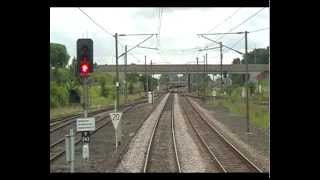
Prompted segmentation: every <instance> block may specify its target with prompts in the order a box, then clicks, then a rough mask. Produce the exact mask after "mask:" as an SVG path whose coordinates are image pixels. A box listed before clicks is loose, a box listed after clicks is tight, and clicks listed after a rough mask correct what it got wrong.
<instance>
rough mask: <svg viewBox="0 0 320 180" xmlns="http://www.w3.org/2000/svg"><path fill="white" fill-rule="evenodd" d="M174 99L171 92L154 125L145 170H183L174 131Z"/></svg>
mask: <svg viewBox="0 0 320 180" xmlns="http://www.w3.org/2000/svg"><path fill="white" fill-rule="evenodd" d="M173 100H174V97H173V95H172V94H170V95H169V97H168V99H167V102H166V104H165V107H164V108H163V110H162V112H161V114H160V116H159V118H158V119H157V122H156V123H155V125H154V128H153V131H152V135H151V138H150V141H149V145H148V149H147V154H146V156H145V162H144V167H143V172H181V168H180V163H179V157H178V151H177V147H176V139H175V132H174V111H173Z"/></svg>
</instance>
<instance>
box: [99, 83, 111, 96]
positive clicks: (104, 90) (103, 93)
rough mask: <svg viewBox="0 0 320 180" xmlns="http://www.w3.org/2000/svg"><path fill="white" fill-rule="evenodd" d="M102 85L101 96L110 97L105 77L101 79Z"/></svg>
mask: <svg viewBox="0 0 320 180" xmlns="http://www.w3.org/2000/svg"><path fill="white" fill-rule="evenodd" d="M100 86H101V96H103V97H108V95H109V93H108V89H107V88H106V81H105V79H103V80H101V83H100Z"/></svg>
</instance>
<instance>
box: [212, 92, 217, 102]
mask: <svg viewBox="0 0 320 180" xmlns="http://www.w3.org/2000/svg"><path fill="white" fill-rule="evenodd" d="M216 96H217V92H216V91H215V90H212V102H213V104H214V102H215V101H216V100H215V97H216Z"/></svg>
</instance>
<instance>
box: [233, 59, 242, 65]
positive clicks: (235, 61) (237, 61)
mask: <svg viewBox="0 0 320 180" xmlns="http://www.w3.org/2000/svg"><path fill="white" fill-rule="evenodd" d="M240 63H241V62H240V58H235V59H233V61H232V64H240Z"/></svg>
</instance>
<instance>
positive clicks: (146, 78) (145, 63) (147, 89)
mask: <svg viewBox="0 0 320 180" xmlns="http://www.w3.org/2000/svg"><path fill="white" fill-rule="evenodd" d="M144 75H145V81H146V92H147V93H146V94H148V91H149V87H148V73H147V56H144Z"/></svg>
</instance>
